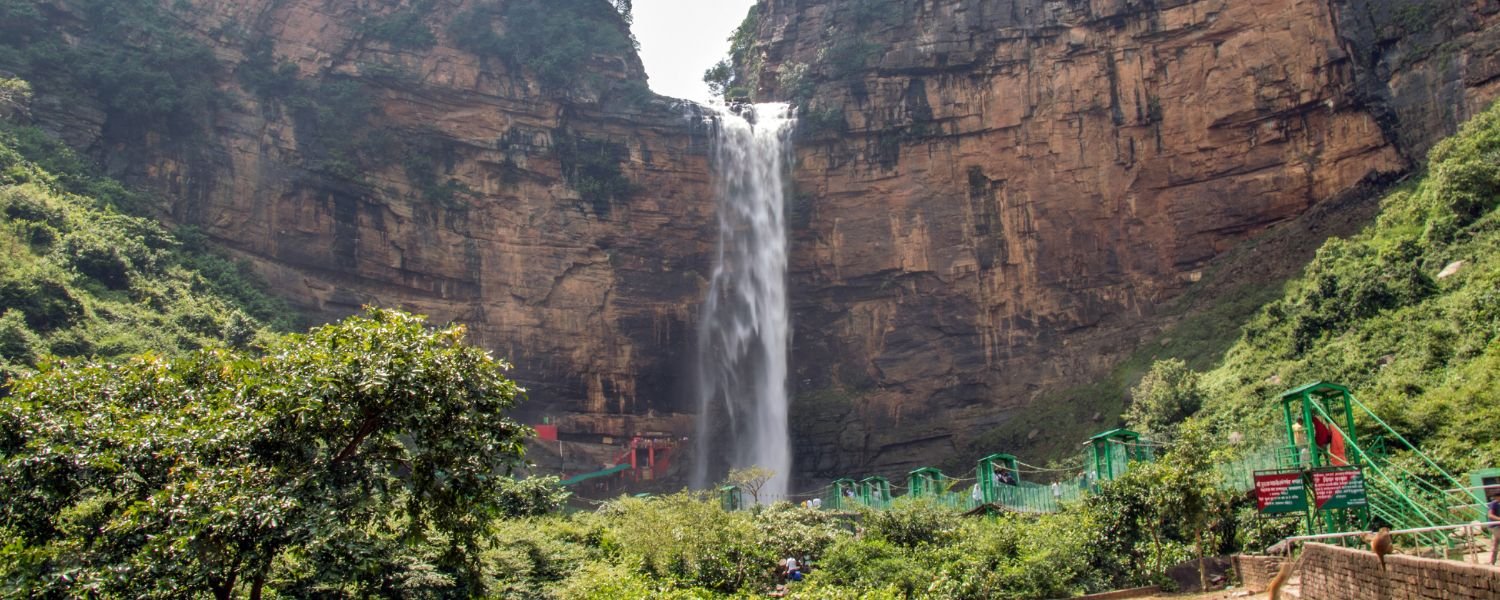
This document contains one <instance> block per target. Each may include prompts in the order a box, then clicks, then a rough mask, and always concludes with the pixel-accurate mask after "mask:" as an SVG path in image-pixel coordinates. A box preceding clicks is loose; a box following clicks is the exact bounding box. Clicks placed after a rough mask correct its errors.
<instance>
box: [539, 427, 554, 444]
mask: <svg viewBox="0 0 1500 600" xmlns="http://www.w3.org/2000/svg"><path fill="white" fill-rule="evenodd" d="M536 438H537V439H539V440H541V441H544V442H555V441H557V426H556V425H537V426H536Z"/></svg>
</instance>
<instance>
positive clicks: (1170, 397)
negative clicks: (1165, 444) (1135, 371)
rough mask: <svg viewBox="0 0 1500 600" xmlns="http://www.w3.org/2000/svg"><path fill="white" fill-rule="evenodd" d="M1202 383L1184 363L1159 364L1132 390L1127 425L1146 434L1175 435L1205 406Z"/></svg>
mask: <svg viewBox="0 0 1500 600" xmlns="http://www.w3.org/2000/svg"><path fill="white" fill-rule="evenodd" d="M1198 379H1199V376H1198V373H1196V372H1194V371H1193V370H1192V369H1189V368H1188V366H1187V363H1186V362H1183V361H1182V360H1181V359H1177V358H1173V359H1168V360H1162V361H1157V362H1156V363H1155V364H1153V365H1151V371H1150V372H1148V373H1146V376H1145V377H1142V378H1141V383H1140V384H1139V385H1137V386H1135V388H1134V389H1132V390H1131V392H1130V394H1131V398H1132V400H1133V402H1132V403H1131V405H1130V408H1129V409H1127V410H1126V411H1125V421H1126V422H1127V423H1129V424H1130V426H1131V427H1134V428H1136V429H1137V430H1139V431H1142V432H1146V433H1151V434H1155V435H1159V436H1171V435H1173V434H1174V433H1176V431H1177V425H1178V424H1179V423H1181V422H1182V421H1183V420H1184V419H1187V418H1188V417H1190V416H1192V415H1193V413H1196V412H1198V409H1199V408H1201V407H1202V406H1203V391H1202V389H1200V387H1199V382H1198Z"/></svg>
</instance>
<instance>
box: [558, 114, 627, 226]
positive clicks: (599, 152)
mask: <svg viewBox="0 0 1500 600" xmlns="http://www.w3.org/2000/svg"><path fill="white" fill-rule="evenodd" d="M552 143H553V149H554V151H556V152H557V157H558V160H559V161H560V162H561V163H562V171H563V178H564V179H566V180H567V181H568V183H569V184H571V185H572V186H573V189H575V190H578V193H579V195H581V196H582V197H583V201H584V202H586V203H588V205H589V207H590V208H591V209H592V210H593V212H594V214H596V215H599V216H601V217H603V216H608V215H609V213H610V210H611V208H612V207H613V205H614V203H615V202H618V201H620V200H624V199H625V198H626V197H627V196H629V195H630V194H631V193H632V192H634V191H635V186H634V185H632V184H631V183H630V180H629V179H628V178H626V177H625V174H624V173H623V172H622V171H621V170H620V164H621V163H622V162H624V161H625V160H626V159H627V158H629V156H630V151H629V149H627V148H626V147H625V145H624V144H620V143H617V142H609V141H603V140H596V139H592V138H587V137H583V136H580V135H576V134H574V133H572V132H569V131H566V130H561V129H559V130H555V131H553V132H552Z"/></svg>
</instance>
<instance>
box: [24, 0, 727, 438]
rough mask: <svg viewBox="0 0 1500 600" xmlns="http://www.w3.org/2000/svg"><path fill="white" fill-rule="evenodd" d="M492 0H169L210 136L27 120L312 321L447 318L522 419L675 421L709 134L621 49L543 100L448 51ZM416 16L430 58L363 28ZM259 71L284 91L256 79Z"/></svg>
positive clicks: (580, 423)
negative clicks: (101, 165) (198, 63)
mask: <svg viewBox="0 0 1500 600" xmlns="http://www.w3.org/2000/svg"><path fill="white" fill-rule="evenodd" d="M574 4H580V3H574ZM583 4H587V3H583ZM597 4H598V7H597V8H598V9H600V10H598V11H597V14H598V15H600V19H601V20H603V22H604V23H605V25H607V26H612V27H614V28H615V30H616V31H615V32H616V33H620V34H621V35H622V36H625V37H622V39H628V33H626V25H625V23H624V22H623V20H621V19H620V18H619V16H618V15H617V14H616V13H615V11H614V9H613V8H611V7H609V6H608V4H607V3H605V2H603V1H600V2H598V3H597ZM505 6H506V3H505V2H494V1H489V2H485V1H479V2H474V1H469V0H463V1H454V0H443V1H437V2H430V1H429V2H400V1H396V0H386V1H378V0H377V1H363V2H356V1H344V0H337V1H336V0H250V1H242V0H235V1H233V2H230V1H217V0H193V1H190V2H176V3H172V2H163V3H161V6H160V10H161V11H162V12H163V14H165V15H167V17H168V18H170V19H174V20H175V22H174V23H173V29H175V30H178V31H181V32H183V33H185V34H186V35H187V36H188V37H190V38H191V39H192V40H196V41H197V42H199V43H201V44H203V45H206V46H207V47H208V48H209V49H211V50H212V52H213V55H214V58H215V59H216V62H217V64H218V68H217V70H216V71H215V72H213V73H204V74H203V76H205V77H210V76H211V77H213V78H214V86H215V88H217V91H218V93H219V95H220V98H219V101H218V102H217V103H216V108H215V110H214V111H213V112H212V114H211V115H210V118H209V119H208V126H207V127H206V128H205V130H204V131H201V132H193V133H191V134H188V135H176V136H166V135H158V133H157V132H148V133H146V134H145V135H141V136H136V135H132V134H131V133H132V132H121V131H120V129H121V128H120V127H117V126H115V125H116V124H115V123H112V122H111V119H112V117H110V116H108V115H107V110H105V109H104V108H102V106H103V105H101V107H94V108H90V107H89V105H87V104H85V105H78V104H73V103H71V102H72V101H71V100H69V101H61V100H54V99H49V98H42V99H40V100H39V101H38V103H37V104H38V108H37V110H36V113H37V114H36V118H37V119H38V120H39V121H41V122H42V123H43V124H44V125H46V126H50V127H52V128H54V129H57V130H58V131H59V132H61V133H62V134H63V135H64V136H65V137H67V138H68V139H70V140H71V141H72V142H73V143H75V144H76V145H78V146H81V147H85V148H88V149H89V151H90V153H91V154H93V155H95V156H98V157H100V158H101V159H102V161H103V162H105V163H106V164H107V165H109V166H110V168H111V169H112V170H113V171H115V172H116V173H117V174H120V175H122V176H123V177H124V178H125V179H127V180H128V181H131V182H133V183H138V184H144V185H146V186H149V187H151V188H153V189H156V190H159V191H161V192H164V194H165V195H166V196H167V197H168V198H170V199H171V201H172V206H171V207H170V218H171V219H172V220H174V221H177V222H179V223H183V224H188V225H194V226H197V227H199V228H201V230H202V231H203V232H204V233H206V234H207V235H209V236H211V237H212V238H213V239H215V240H217V241H218V242H220V243H221V244H223V245H224V246H226V247H227V248H229V249H231V250H233V251H234V252H236V253H237V254H238V255H239V256H241V257H244V258H246V259H248V260H250V261H251V262H252V263H253V265H254V266H255V269H256V270H257V271H258V272H259V273H260V274H262V275H263V276H265V278H266V279H267V280H268V281H269V283H270V284H271V286H272V287H273V288H274V289H275V290H276V291H277V292H278V293H280V294H282V295H284V296H286V297H287V298H289V299H290V300H291V301H293V302H294V303H295V304H296V305H298V306H299V307H301V308H303V309H305V310H306V311H307V312H308V313H309V315H310V317H311V319H313V320H315V321H325V320H333V319H337V318H340V317H342V316H344V315H346V314H349V313H352V312H355V311H358V310H359V308H360V306H361V305H363V304H367V303H374V304H380V305H385V306H394V307H400V308H404V309H407V310H412V311H415V312H420V313H423V314H427V315H430V316H432V317H433V318H434V319H436V320H438V321H444V320H450V319H451V320H456V321H460V322H462V323H465V324H466V325H468V326H469V328H470V330H471V333H472V334H473V335H474V339H475V340H477V341H478V342H479V343H481V344H484V345H487V346H488V347H490V348H492V349H493V350H494V351H496V353H497V354H498V355H501V356H504V357H506V358H507V359H509V360H510V361H511V362H513V363H514V364H515V365H516V371H515V373H514V375H515V376H516V377H517V378H518V380H519V381H521V382H522V383H523V384H524V385H525V386H526V387H527V388H528V390H529V395H530V398H531V401H530V402H528V403H526V405H525V406H524V408H523V411H525V412H527V413H528V416H529V417H530V418H538V419H539V418H540V417H541V416H544V415H545V416H552V417H564V416H570V415H571V416H576V417H579V418H578V419H577V420H576V422H574V423H572V424H571V425H570V428H572V429H574V430H577V431H580V432H597V433H604V434H613V435H619V434H620V432H622V431H623V432H629V431H632V430H651V429H658V428H665V429H669V430H670V429H675V428H680V427H681V425H680V423H681V421H682V419H681V418H680V415H679V413H680V411H679V409H678V405H679V400H680V395H681V394H679V393H678V390H677V387H676V386H677V382H678V381H679V380H681V375H682V374H683V373H685V372H686V369H683V368H682V367H681V366H680V365H682V364H688V363H689V362H690V361H688V360H686V359H685V358H684V356H685V355H686V353H687V352H689V351H691V349H692V342H693V327H692V321H694V320H695V319H696V310H697V306H698V304H699V301H700V298H701V296H702V293H703V292H702V291H703V289H705V287H706V275H707V271H708V269H709V268H710V266H711V265H710V261H711V259H712V252H713V248H714V240H715V231H716V229H715V227H716V224H715V223H716V222H715V215H714V203H713V192H712V186H711V180H710V175H709V172H710V169H709V165H708V160H709V159H708V156H709V152H708V150H709V149H708V147H707V145H706V144H707V140H709V139H711V136H709V135H708V133H709V126H708V125H707V124H706V122H705V121H704V120H703V119H702V118H701V117H698V116H695V114H696V111H695V107H691V106H678V105H676V104H675V103H673V102H670V101H668V100H667V99H662V98H650V97H642V96H643V95H642V94H641V93H639V89H643V88H644V82H645V74H644V71H643V69H642V67H641V65H640V62H639V60H638V59H637V58H636V57H635V55H634V54H633V53H625V54H622V55H621V54H616V55H611V54H608V53H596V54H593V55H592V58H590V59H589V60H588V62H587V63H586V64H584V65H583V67H584V68H583V69H582V70H583V71H584V72H582V73H579V74H578V81H581V82H582V83H577V82H574V83H570V84H568V85H567V86H566V87H563V88H558V87H550V89H549V85H548V83H546V82H543V81H541V80H540V78H538V77H537V76H536V75H535V74H533V73H531V72H529V71H527V70H524V69H522V68H520V67H518V66H517V64H516V63H517V61H510V60H502V59H501V58H498V57H495V56H480V55H477V54H476V53H475V52H472V51H468V50H464V49H461V48H460V47H459V45H458V44H455V43H454V41H453V40H452V33H451V31H452V30H453V29H454V26H453V23H454V22H456V21H458V20H461V19H472V18H474V17H475V15H476V14H480V13H476V11H477V10H478V9H484V10H487V11H488V12H487V13H483V14H488V15H499V14H503V13H504V10H505ZM44 8H45V9H46V11H47V15H48V17H49V22H51V23H53V24H56V26H57V27H58V28H59V29H62V30H64V31H65V32H66V33H67V34H69V35H73V36H78V37H86V36H89V35H93V34H94V32H92V31H90V30H89V29H88V26H87V23H88V17H87V15H85V14H84V8H82V7H79V6H74V5H71V4H69V3H67V2H55V3H46V4H45V5H44ZM412 10H421V11H422V12H421V14H420V17H421V20H420V24H419V26H420V31H426V32H427V33H428V34H429V35H432V36H433V37H434V39H433V40H432V43H431V44H417V46H426V47H409V46H411V44H407V45H405V46H404V45H403V44H399V43H393V42H390V41H386V40H383V39H380V38H379V37H378V36H376V35H373V34H371V33H370V31H371V29H372V27H371V26H370V24H371V23H380V22H385V21H381V19H392V18H396V17H400V16H401V15H402V14H403V13H405V12H408V11H412ZM493 21H494V22H493V23H492V25H493V29H494V30H495V31H497V32H503V31H504V28H505V27H506V25H507V23H505V22H504V19H503V18H499V17H494V18H493ZM413 30H414V31H417V29H413ZM597 41H598V40H591V42H597ZM256 73H260V75H259V78H260V79H271V78H275V77H280V79H273V81H272V83H260V84H259V87H260V88H261V89H258V88H257V85H255V83H256V82H257V80H256V76H255V74H256ZM267 73H269V74H270V75H267ZM631 83H634V84H636V89H632V88H631V87H630V85H629V84H631ZM39 87H40V86H39ZM264 88H269V91H267V90H266V89H264ZM43 89H45V88H43ZM621 89H624V90H625V92H624V93H623V94H621V93H616V92H619V90H621ZM632 92H634V93H633V97H627V98H622V96H631V95H632ZM351 97H352V98H355V101H351V100H350V98H351ZM318 111H322V112H318ZM351 140H352V141H353V142H354V143H355V144H356V145H351V144H350V141H351ZM343 146H349V147H347V148H343ZM340 151H343V152H344V154H343V155H340V154H338V153H339V152H340ZM382 153H383V154H384V155H385V156H381V154H382ZM620 415H628V416H632V417H640V418H633V419H628V420H627V419H619V418H614V417H616V416H620ZM652 417H655V418H652ZM658 419H660V421H659V420H658ZM673 423H676V424H677V425H675V426H673Z"/></svg>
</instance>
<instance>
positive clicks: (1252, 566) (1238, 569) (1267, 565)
mask: <svg viewBox="0 0 1500 600" xmlns="http://www.w3.org/2000/svg"><path fill="white" fill-rule="evenodd" d="M1282 560H1284V559H1283V558H1282V557H1280V556H1250V555H1245V554H1241V555H1237V556H1235V557H1234V572H1235V573H1237V574H1238V575H1239V577H1240V585H1241V586H1244V588H1245V589H1247V590H1250V591H1252V592H1255V593H1260V592H1264V591H1266V589H1267V588H1269V587H1270V585H1271V579H1273V578H1275V577H1276V572H1277V571H1279V570H1280V569H1281V562H1282Z"/></svg>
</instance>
